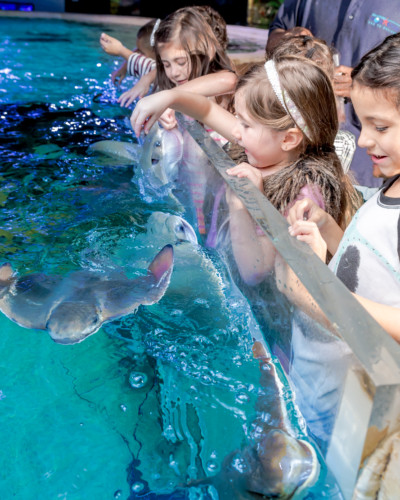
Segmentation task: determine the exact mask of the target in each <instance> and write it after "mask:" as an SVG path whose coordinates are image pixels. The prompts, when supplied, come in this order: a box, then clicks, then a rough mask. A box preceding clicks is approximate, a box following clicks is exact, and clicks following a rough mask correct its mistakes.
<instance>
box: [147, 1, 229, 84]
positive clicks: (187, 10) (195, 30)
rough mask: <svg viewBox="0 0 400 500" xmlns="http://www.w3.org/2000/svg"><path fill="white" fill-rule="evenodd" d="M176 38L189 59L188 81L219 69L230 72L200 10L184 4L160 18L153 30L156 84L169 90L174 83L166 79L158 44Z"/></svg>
mask: <svg viewBox="0 0 400 500" xmlns="http://www.w3.org/2000/svg"><path fill="white" fill-rule="evenodd" d="M172 41H178V42H179V44H180V45H181V47H182V49H183V50H184V51H185V52H186V53H187V55H188V57H189V60H190V67H191V70H190V75H189V80H193V79H194V78H198V77H199V76H203V75H207V74H209V73H216V72H217V71H221V70H229V71H232V66H231V63H230V60H229V58H228V56H227V55H226V53H225V51H224V49H223V48H222V47H221V44H220V43H219V42H218V40H217V38H216V36H215V34H214V33H213V31H212V29H211V27H210V24H209V23H208V22H207V20H206V18H205V16H204V15H203V14H202V10H201V9H199V8H196V7H183V8H182V9H179V10H177V11H176V12H173V13H172V14H170V15H169V16H167V17H166V18H165V19H164V20H163V21H161V23H160V26H159V28H158V29H157V31H156V33H155V53H156V65H157V77H156V87H158V88H159V89H160V90H164V89H170V88H173V87H174V84H173V83H172V82H171V81H170V80H169V79H168V77H167V75H166V73H165V70H164V65H163V63H162V61H161V57H160V52H159V50H160V45H161V44H164V43H169V42H172Z"/></svg>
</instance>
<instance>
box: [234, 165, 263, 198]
mask: <svg viewBox="0 0 400 500" xmlns="http://www.w3.org/2000/svg"><path fill="white" fill-rule="evenodd" d="M226 173H227V174H228V175H234V176H236V177H247V179H249V180H250V181H251V182H252V183H253V184H254V185H255V186H256V188H257V189H259V190H260V191H261V192H264V186H263V178H262V175H261V172H260V171H259V170H258V169H257V168H255V167H252V166H251V165H249V164H248V163H239V165H236V167H232V168H228V170H227V171H226Z"/></svg>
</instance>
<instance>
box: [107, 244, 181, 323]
mask: <svg viewBox="0 0 400 500" xmlns="http://www.w3.org/2000/svg"><path fill="white" fill-rule="evenodd" d="M173 263H174V252H173V248H172V245H166V246H165V247H164V248H163V249H162V250H161V251H160V252H159V253H158V254H157V255H156V256H155V258H154V259H153V261H152V262H151V264H150V266H149V268H148V274H147V276H142V277H140V278H136V279H132V280H130V279H126V280H113V281H110V282H108V283H107V285H108V289H107V292H106V293H105V294H104V295H103V296H102V297H101V298H100V299H99V302H100V300H101V301H102V302H103V304H102V311H103V318H104V320H106V319H112V318H118V317H121V316H124V315H125V314H130V313H132V312H135V311H136V309H137V308H138V307H139V306H140V305H151V304H154V303H156V302H158V301H159V300H160V299H161V298H162V296H163V295H164V293H165V291H166V289H167V287H168V285H169V282H170V279H171V274H172V269H173ZM105 284H106V283H104V285H105Z"/></svg>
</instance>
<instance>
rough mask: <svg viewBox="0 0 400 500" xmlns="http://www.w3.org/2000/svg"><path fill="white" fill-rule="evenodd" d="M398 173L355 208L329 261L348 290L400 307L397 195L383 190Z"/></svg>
mask: <svg viewBox="0 0 400 500" xmlns="http://www.w3.org/2000/svg"><path fill="white" fill-rule="evenodd" d="M399 177H400V176H395V177H392V178H390V179H388V180H387V181H386V182H385V184H384V185H383V187H382V189H381V190H379V191H378V192H377V193H376V194H375V195H373V196H372V197H371V198H370V199H369V200H368V201H367V202H366V203H365V204H364V205H363V206H362V207H361V208H360V209H359V210H358V212H357V213H356V214H355V216H354V217H353V219H352V221H351V223H350V225H349V226H348V228H347V229H346V231H345V233H344V235H343V238H342V240H341V242H340V245H339V248H338V250H337V252H336V253H335V255H334V257H333V258H332V260H331V262H330V263H329V267H330V269H331V270H332V271H333V272H334V273H335V274H336V276H337V277H338V278H339V279H340V280H341V281H342V282H343V283H344V284H345V285H346V286H347V288H348V289H349V290H350V291H351V292H355V293H357V294H358V295H361V296H362V297H365V298H368V299H370V300H373V301H375V302H379V303H381V304H387V305H389V306H393V307H400V218H399V217H400V198H389V197H388V196H386V195H385V192H386V191H387V189H388V188H389V187H390V186H391V185H392V184H393V183H394V182H395V181H396V180H397V179H398V178H399Z"/></svg>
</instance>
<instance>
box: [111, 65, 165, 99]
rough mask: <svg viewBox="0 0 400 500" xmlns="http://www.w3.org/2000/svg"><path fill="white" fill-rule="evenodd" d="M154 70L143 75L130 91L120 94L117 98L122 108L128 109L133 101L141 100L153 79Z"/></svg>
mask: <svg viewBox="0 0 400 500" xmlns="http://www.w3.org/2000/svg"><path fill="white" fill-rule="evenodd" d="M155 73H156V72H155V70H152V71H150V72H149V73H146V74H145V75H143V76H142V77H141V78H140V80H139V81H138V82H137V83H136V85H134V86H133V87H132V88H131V89H129V90H127V91H126V92H124V93H123V94H121V95H120V96H119V98H118V102H119V103H120V105H121V107H122V108H128V107H129V106H130V105H131V104H132V103H133V101H134V100H135V99H141V98H142V97H144V96H145V95H147V94H148V92H149V90H150V87H151V84H152V83H153V82H154V79H155Z"/></svg>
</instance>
